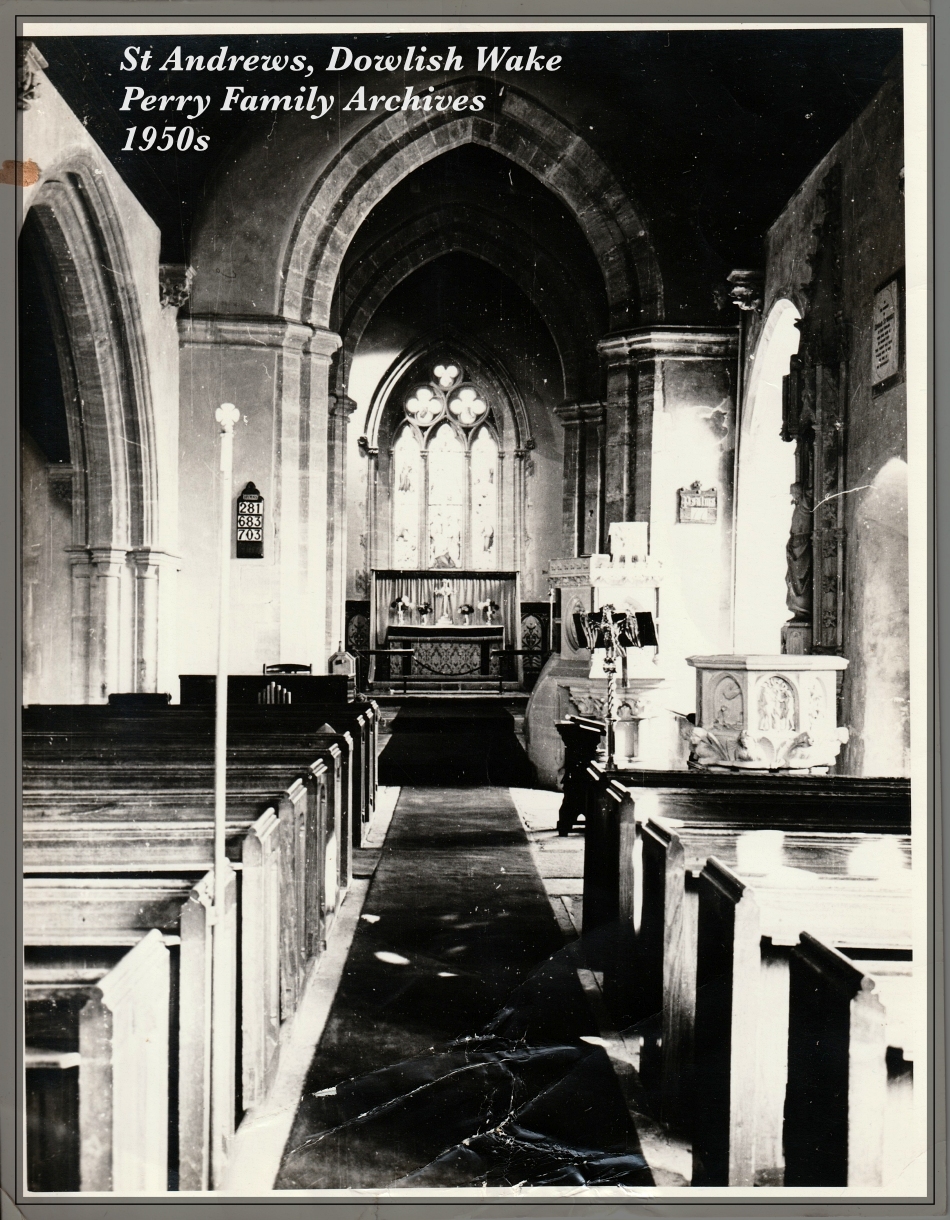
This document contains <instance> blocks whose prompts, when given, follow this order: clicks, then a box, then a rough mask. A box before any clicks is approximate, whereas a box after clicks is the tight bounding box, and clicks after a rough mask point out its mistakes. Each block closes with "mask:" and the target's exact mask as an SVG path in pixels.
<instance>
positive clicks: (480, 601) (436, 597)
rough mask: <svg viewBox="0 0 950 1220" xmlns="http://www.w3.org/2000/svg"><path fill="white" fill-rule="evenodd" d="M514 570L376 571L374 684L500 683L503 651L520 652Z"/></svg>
mask: <svg viewBox="0 0 950 1220" xmlns="http://www.w3.org/2000/svg"><path fill="white" fill-rule="evenodd" d="M518 597H519V589H518V574H517V572H484V571H481V572H478V571H456V570H452V569H447V570H438V571H431V572H418V571H396V570H383V571H379V570H377V571H374V572H373V598H372V603H371V614H372V622H371V624H370V632H371V638H372V639H373V640H374V641H375V643H374V648H376V649H379V650H385V649H406V648H411V649H412V652H413V655H412V657H411V658H410V657H408V656H405V657H399V658H395V657H393V658H390V657H387V656H379V655H377V656H376V658H375V660H376V665H375V666H374V667H373V670H374V672H373V678H374V679H375V680H378V681H386V680H389V679H392V680H397V679H401V678H402V677H403V676H405V677H406V678H408V679H411V680H414V681H432V680H438V679H459V680H462V681H471V680H476V681H477V680H483V681H484V680H488V679H491V678H495V679H497V676H498V672H499V660H500V658H499V657H498V656H493V655H492V654H493V653H497V652H498V651H499V650H501V649H505V648H509V649H516V648H519V647H520V640H519V627H520V615H519V614H518V607H519V602H518Z"/></svg>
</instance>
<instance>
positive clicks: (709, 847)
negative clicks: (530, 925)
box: [605, 790, 910, 1121]
mask: <svg viewBox="0 0 950 1220" xmlns="http://www.w3.org/2000/svg"><path fill="white" fill-rule="evenodd" d="M638 804H639V805H641V806H642V805H644V804H645V805H646V806H647V807H648V808H662V809H664V810H665V811H667V812H668V813H669V814H671V815H674V816H671V817H663V816H661V815H660V814H656V815H655V816H653V817H647V819H646V822H645V823H644V824H643V825H641V826H640V827H639V835H640V840H641V842H640V854H639V858H638V859H637V860H636V863H635V867H634V873H635V879H634V884H635V885H636V888H637V890H638V891H639V893H640V895H641V914H640V923H639V929H638V931H637V934H636V948H635V952H634V953H633V954H632V955H629V956H627V957H622V956H621V957H619V958H618V959H615V960H614V962H612V963H609V964H608V970H607V975H606V977H605V990H606V992H607V995H608V999H609V1000H610V1001H611V1002H612V1003H614V1004H615V1006H616V1007H617V1009H618V1010H619V1012H620V1014H621V1017H622V1019H623V1020H624V1021H634V1020H638V1019H642V1018H644V1017H647V1016H650V1015H651V1014H655V1013H656V1014H660V1015H661V1020H660V1022H659V1023H658V1024H655V1025H654V1027H653V1029H652V1030H650V1031H648V1032H647V1033H646V1036H645V1039H644V1043H643V1048H642V1053H641V1071H642V1074H643V1077H644V1083H645V1084H646V1085H648V1086H649V1087H654V1088H657V1089H658V1090H659V1092H660V1095H661V1098H662V1107H663V1112H664V1115H665V1117H666V1118H667V1119H669V1120H671V1121H675V1119H676V1117H677V1116H678V1115H679V1114H680V1113H681V1112H682V1110H683V1098H682V1092H683V1088H684V1080H685V1076H684V1073H685V1072H686V1071H687V1067H688V1065H689V1063H690V1062H691V1061H692V1037H693V1017H694V1011H695V1003H696V968H697V967H696V963H697V933H696V920H697V895H698V890H697V880H698V877H699V874H700V872H701V870H702V868H703V866H704V864H705V862H706V860H707V859H708V858H709V857H710V856H716V857H717V858H718V859H720V860H721V861H722V862H723V863H725V864H727V865H728V866H729V867H735V866H736V865H737V863H738V851H739V848H740V845H741V844H742V843H743V842H745V844H746V846H747V848H753V847H754V846H755V840H756V839H759V838H763V837H764V838H766V839H771V840H773V842H772V843H771V844H769V843H766V845H765V846H766V847H770V846H771V847H774V848H775V850H776V859H775V860H774V861H773V862H772V863H773V865H775V866H778V865H782V866H785V867H791V868H798V869H805V870H810V871H814V872H816V873H819V874H822V875H827V876H846V875H847V873H848V869H849V861H850V860H851V859H852V854H853V853H854V852H855V850H856V849H858V848H860V847H861V846H862V845H874V844H876V843H880V842H893V843H895V845H900V849H901V850H903V851H905V852H906V853H907V855H908V858H909V850H910V844H909V839H908V838H907V835H906V832H908V831H909V818H908V822H907V823H905V822H904V821H903V819H901V818H900V817H899V816H896V815H895V816H894V817H893V819H892V820H891V821H887V820H885V818H884V817H883V816H882V815H881V811H880V810H879V809H872V810H871V811H869V810H868V809H867V808H865V805H864V803H863V802H857V803H856V802H855V800H854V799H853V798H852V799H842V801H841V802H840V803H839V804H831V803H829V802H825V803H824V806H825V808H826V810H827V812H826V813H825V828H824V829H822V830H814V829H812V828H811V826H810V825H808V823H809V822H810V820H811V819H810V817H809V810H808V803H807V801H802V800H798V799H797V798H794V797H786V796H783V797H782V799H781V800H779V799H778V798H775V797H773V800H772V802H771V806H770V808H769V811H768V816H769V820H768V822H767V823H766V822H764V821H763V814H762V812H761V805H760V803H759V801H758V800H757V799H756V800H749V799H745V798H743V797H740V798H738V799H731V798H729V797H723V798H722V799H721V800H720V799H719V798H718V797H717V798H716V799H715V800H713V799H711V798H707V799H703V800H702V801H700V800H699V799H698V798H697V797H696V795H695V794H692V795H690V796H688V797H687V798H686V799H684V794H683V793H677V792H667V791H664V790H657V791H656V792H655V793H651V794H650V795H649V797H647V798H644V797H640V798H638V799H637V800H635V801H634V805H635V806H636V805H638ZM870 804H871V805H872V806H873V804H874V802H873V801H872V802H870ZM862 818H863V820H860V819H862ZM707 819H712V820H707ZM803 822H804V823H805V825H804V826H803ZM766 827H767V828H768V829H766ZM869 827H873V828H874V833H869V829H868V828H869ZM882 827H889V829H890V831H891V832H892V833H891V834H890V835H886V834H884V835H882V833H881V830H882ZM895 830H903V831H904V832H905V833H904V834H903V835H901V834H893V832H894V831H895ZM776 839H777V840H778V842H775V840H776ZM757 871H766V870H765V869H762V870H758V866H757ZM628 939H629V937H628ZM615 997H616V998H615Z"/></svg>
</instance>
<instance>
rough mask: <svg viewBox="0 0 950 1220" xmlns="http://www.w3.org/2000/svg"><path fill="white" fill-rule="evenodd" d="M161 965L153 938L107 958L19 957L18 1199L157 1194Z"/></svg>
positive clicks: (163, 1033)
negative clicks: (22, 1168)
mask: <svg viewBox="0 0 950 1220" xmlns="http://www.w3.org/2000/svg"><path fill="white" fill-rule="evenodd" d="M33 913H34V914H35V912H33ZM34 933H35V929H34ZM169 958H170V952H169V949H168V947H167V945H166V944H165V940H164V938H163V936H162V933H161V932H159V931H158V930H157V929H152V930H151V931H149V932H147V933H146V935H145V936H143V937H142V938H141V939H140V940H138V941H137V942H136V944H135V945H134V946H133V947H132V948H131V949H128V950H119V951H117V952H116V951H111V950H109V949H106V950H102V949H100V950H99V951H98V952H93V953H90V952H89V951H88V950H85V951H84V950H82V949H77V948H76V947H69V946H66V947H60V948H58V949H57V950H56V951H55V952H54V953H53V954H49V953H45V954H42V955H36V956H35V957H34V958H33V959H31V956H30V950H29V949H27V953H26V962H25V964H24V992H25V996H24V998H25V1017H26V1030H25V1033H26V1038H25V1042H26V1047H25V1068H26V1073H25V1076H26V1098H25V1100H26V1114H27V1129H28V1139H27V1149H26V1151H27V1186H28V1188H29V1189H30V1190H34V1191H77V1190H83V1191H112V1192H114V1193H117V1194H123V1195H125V1194H129V1195H131V1194H140V1193H147V1194H164V1192H165V1191H166V1190H167V1189H168V1186H169V1164H168V1148H169V1141H168V1117H169V1115H168V1108H169V1107H168V1101H169V1079H170V1078H169V1042H170V1037H169V1035H170V1032H171V1031H170V1014H171V995H172V992H171V967H170V961H169Z"/></svg>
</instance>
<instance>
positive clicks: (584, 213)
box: [279, 79, 663, 329]
mask: <svg viewBox="0 0 950 1220" xmlns="http://www.w3.org/2000/svg"><path fill="white" fill-rule="evenodd" d="M458 84H459V86H460V87H462V86H463V85H464V86H466V87H467V88H468V91H469V92H470V93H473V94H474V93H476V92H478V91H479V90H481V91H483V92H484V93H485V94H487V95H488V96H491V97H492V98H493V101H494V102H495V105H494V107H493V109H492V110H486V111H483V112H481V113H478V114H469V113H466V114H459V113H455V112H451V111H449V112H444V113H440V114H436V115H433V114H431V113H429V112H425V111H406V112H398V113H396V114H390V115H386V116H381V117H380V118H378V119H377V120H375V121H374V122H371V123H369V124H368V125H367V126H366V127H364V128H363V129H362V130H361V131H360V132H359V134H358V135H357V136H355V137H354V139H353V140H351V141H350V142H349V144H347V145H346V146H345V147H344V148H342V149H341V150H340V151H339V153H338V154H337V155H336V156H335V157H334V158H333V159H332V161H331V162H330V163H329V165H328V166H327V167H326V169H324V170H323V172H322V173H321V174H320V175H319V176H318V177H317V180H316V181H315V182H314V184H313V186H312V187H311V189H310V191H309V193H308V195H307V197H306V199H305V201H304V203H303V206H302V207H301V209H300V212H299V214H298V217H297V221H296V223H295V226H294V230H293V232H292V234H291V238H290V241H289V242H288V244H287V247H286V253H285V257H284V262H283V265H282V267H281V268H280V272H281V277H282V287H281V293H280V302H279V312H280V313H281V314H282V315H283V316H284V317H287V318H294V319H300V320H301V321H308V322H310V323H311V324H312V325H316V326H327V325H328V322H329V318H330V310H331V303H332V298H333V293H334V289H335V287H336V282H337V276H338V273H339V270H340V265H341V263H342V261H343V257H344V255H345V253H346V250H347V247H348V246H349V244H350V241H351V240H352V238H353V236H354V234H355V233H356V230H357V229H358V228H359V226H360V224H361V223H362V222H363V220H364V218H365V217H366V216H367V215H368V213H369V211H370V209H371V208H372V207H373V206H374V205H375V204H376V203H377V202H378V201H379V200H380V199H381V198H382V197H383V196H384V195H385V194H386V193H387V192H388V191H389V190H391V189H392V187H394V186H395V185H396V183H398V182H400V181H401V180H402V179H403V178H405V177H406V176H407V175H408V174H409V173H411V172H412V171H413V170H414V169H417V168H418V167H419V166H420V165H423V164H425V163H426V162H427V161H430V160H432V159H433V158H434V157H438V156H440V155H441V154H443V153H445V152H448V151H449V150H450V149H452V148H457V147H458V146H459V145H462V144H468V143H475V144H481V145H484V146H485V147H487V148H491V149H493V150H494V151H495V152H498V153H500V154H502V155H503V156H505V157H508V158H509V159H510V160H512V161H515V162H516V163H517V164H519V165H520V166H521V167H522V168H523V169H525V170H527V171H528V172H529V173H531V174H533V175H534V176H535V177H536V178H537V179H538V180H539V181H540V182H542V183H543V184H544V185H545V186H547V187H548V189H550V190H551V191H552V192H553V193H554V194H555V195H556V196H557V197H558V198H559V199H560V200H561V201H562V202H563V203H564V204H565V206H566V207H567V208H568V210H569V211H570V212H572V213H573V215H574V216H575V217H576V219H577V221H578V223H579V224H580V227H581V229H582V231H583V232H584V234H585V235H586V237H587V240H588V241H589V243H590V245H591V248H592V249H593V251H594V254H595V257H596V259H597V262H598V264H599V266H600V269H601V273H602V275H603V277H604V285H605V288H606V292H607V300H608V305H609V310H610V324H611V328H612V329H616V328H618V327H621V326H624V325H629V324H631V322H633V321H635V320H639V319H640V318H643V317H645V318H649V319H650V320H651V321H660V320H662V318H663V292H662V283H661V279H660V273H659V266H658V263H657V259H656V256H655V254H654V252H653V249H652V246H651V245H650V242H649V239H648V236H647V230H646V225H645V223H644V221H643V220H641V218H640V216H639V215H638V213H637V211H636V209H635V208H634V206H633V204H632V203H631V201H630V199H629V197H628V195H627V193H626V192H625V190H624V189H623V187H622V186H621V184H620V183H619V181H618V180H617V179H616V177H615V176H614V175H613V173H612V171H611V170H610V169H609V168H608V166H607V165H606V163H605V162H604V161H603V160H602V159H601V157H600V156H599V154H598V153H596V152H595V151H594V149H593V148H592V147H591V146H590V145H589V144H588V143H587V142H586V141H585V140H584V139H583V137H581V136H580V135H578V133H577V132H575V131H573V130H572V129H571V128H569V127H568V126H567V125H566V124H564V123H563V122H562V121H561V120H560V119H559V118H558V117H557V116H556V115H554V114H553V113H552V112H551V111H550V110H548V109H547V108H546V107H544V106H542V105H541V104H540V103H539V102H537V101H535V100H534V99H533V98H530V97H528V96H527V95H526V94H524V93H521V92H520V91H519V90H517V89H513V88H511V87H508V88H506V89H505V90H504V92H503V94H502V96H501V98H500V99H497V98H495V97H494V94H495V92H496V88H497V87H496V85H494V84H493V83H492V82H489V81H479V80H477V79H473V80H472V81H471V82H465V81H459V82H458ZM631 312H632V313H633V315H634V316H631Z"/></svg>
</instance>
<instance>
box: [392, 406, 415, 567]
mask: <svg viewBox="0 0 950 1220" xmlns="http://www.w3.org/2000/svg"><path fill="white" fill-rule="evenodd" d="M421 503H422V454H421V453H420V452H419V442H418V441H417V440H416V437H415V434H414V433H413V431H412V429H411V428H410V427H409V425H408V424H404V425H403V427H402V431H401V432H400V433H399V437H398V439H397V440H396V444H395V446H394V447H393V563H395V564H396V566H397V567H400V568H417V567H418V566H419V505H420V504H421Z"/></svg>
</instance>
